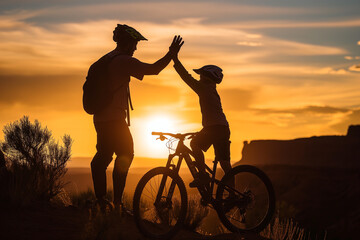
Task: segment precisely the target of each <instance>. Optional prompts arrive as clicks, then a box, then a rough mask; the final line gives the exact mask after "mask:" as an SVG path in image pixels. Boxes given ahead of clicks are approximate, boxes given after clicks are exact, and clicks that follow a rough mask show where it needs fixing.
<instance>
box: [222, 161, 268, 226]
mask: <svg viewBox="0 0 360 240" xmlns="http://www.w3.org/2000/svg"><path fill="white" fill-rule="evenodd" d="M216 200H217V202H218V207H217V213H218V215H219V218H220V220H221V222H222V223H223V224H224V226H225V227H226V228H227V229H229V230H230V231H232V232H238V233H245V232H260V231H261V230H263V229H264V228H265V227H266V226H267V224H268V223H269V222H270V220H271V218H272V216H273V214H274V210H275V194H274V189H273V186H272V184H271V181H270V179H269V178H268V177H267V175H266V174H265V173H264V172H262V171H261V170H260V169H258V168H256V167H254V166H250V165H240V166H237V167H235V168H233V169H232V170H231V171H230V172H229V173H228V174H225V176H224V177H223V178H222V179H221V182H220V183H219V186H218V189H217V191H216Z"/></svg>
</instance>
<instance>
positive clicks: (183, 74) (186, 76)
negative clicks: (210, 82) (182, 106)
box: [173, 55, 199, 92]
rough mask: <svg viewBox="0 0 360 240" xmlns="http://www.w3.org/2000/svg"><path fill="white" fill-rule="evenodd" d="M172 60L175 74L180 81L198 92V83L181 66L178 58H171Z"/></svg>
mask: <svg viewBox="0 0 360 240" xmlns="http://www.w3.org/2000/svg"><path fill="white" fill-rule="evenodd" d="M173 60H174V68H175V70H176V72H177V73H178V74H179V76H180V77H181V79H182V80H184V82H185V83H186V84H187V85H189V87H191V89H192V90H194V91H195V92H198V89H199V82H198V80H196V79H195V78H193V77H192V76H191V75H190V74H189V73H188V71H187V70H186V69H185V67H184V66H183V65H182V63H181V62H180V60H179V58H178V57H177V55H176V56H174V58H173Z"/></svg>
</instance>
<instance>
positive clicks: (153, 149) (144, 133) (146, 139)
mask: <svg viewBox="0 0 360 240" xmlns="http://www.w3.org/2000/svg"><path fill="white" fill-rule="evenodd" d="M141 122H142V124H140V126H142V127H141V133H140V134H141V142H138V143H137V145H139V147H140V146H141V150H142V153H139V154H141V155H143V156H146V157H152V158H166V157H167V155H168V154H169V151H168V149H167V148H166V141H163V142H162V141H160V140H157V138H158V136H154V135H152V134H151V133H152V132H170V133H177V132H178V130H179V129H178V128H177V127H176V125H177V124H176V123H177V122H178V121H177V120H176V119H175V118H173V117H171V116H169V115H165V114H159V115H155V114H154V115H151V116H149V117H146V118H144V119H141ZM139 130H140V129H139ZM138 134H139V133H138ZM135 147H136V145H135Z"/></svg>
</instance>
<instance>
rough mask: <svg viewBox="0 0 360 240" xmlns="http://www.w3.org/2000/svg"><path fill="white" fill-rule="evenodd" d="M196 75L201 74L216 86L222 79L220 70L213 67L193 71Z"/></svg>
mask: <svg viewBox="0 0 360 240" xmlns="http://www.w3.org/2000/svg"><path fill="white" fill-rule="evenodd" d="M194 72H196V73H197V74H203V75H204V76H205V77H208V78H210V79H211V80H213V81H214V82H215V83H216V84H219V83H221V81H222V79H223V76H224V75H223V73H222V69H221V68H219V67H218V66H215V65H205V66H203V67H202V68H199V69H194Z"/></svg>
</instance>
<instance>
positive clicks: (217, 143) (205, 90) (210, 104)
mask: <svg viewBox="0 0 360 240" xmlns="http://www.w3.org/2000/svg"><path fill="white" fill-rule="evenodd" d="M182 44H183V43H182ZM182 44H181V45H180V47H179V48H178V49H177V50H180V48H181V46H182ZM178 52H179V51H176V52H175V54H173V56H172V57H173V61H174V68H175V70H176V71H177V73H178V74H179V75H180V77H181V78H182V80H184V82H185V83H186V84H187V85H188V86H189V87H190V88H191V89H192V90H194V92H195V93H196V94H197V95H198V96H199V102H200V108H201V113H202V125H203V128H202V129H201V131H200V132H199V133H198V134H197V135H196V136H195V137H194V138H193V139H192V141H191V142H190V146H191V148H192V151H193V153H194V157H195V161H196V165H197V167H198V170H199V174H198V176H197V177H195V179H194V181H193V182H191V183H190V187H198V186H200V185H203V184H207V183H208V182H209V180H210V179H209V175H208V174H207V173H206V171H205V160H204V153H203V151H205V152H206V151H207V150H208V149H209V148H210V146H211V145H213V147H214V150H215V160H216V161H219V162H220V165H221V167H222V169H223V170H224V172H225V173H227V172H229V171H230V170H231V164H230V141H229V139H230V128H229V123H228V121H227V120H226V116H225V114H224V112H223V109H222V106H221V99H220V96H219V94H218V92H217V90H216V84H220V83H221V81H222V79H223V73H222V69H221V68H220V67H218V66H215V65H205V66H203V67H201V68H199V69H194V72H195V73H197V74H199V75H200V80H199V81H198V80H196V79H195V78H193V77H192V76H191V75H190V74H189V73H188V72H187V70H186V69H185V68H184V66H183V65H182V63H181V62H180V60H179V58H178Z"/></svg>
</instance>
